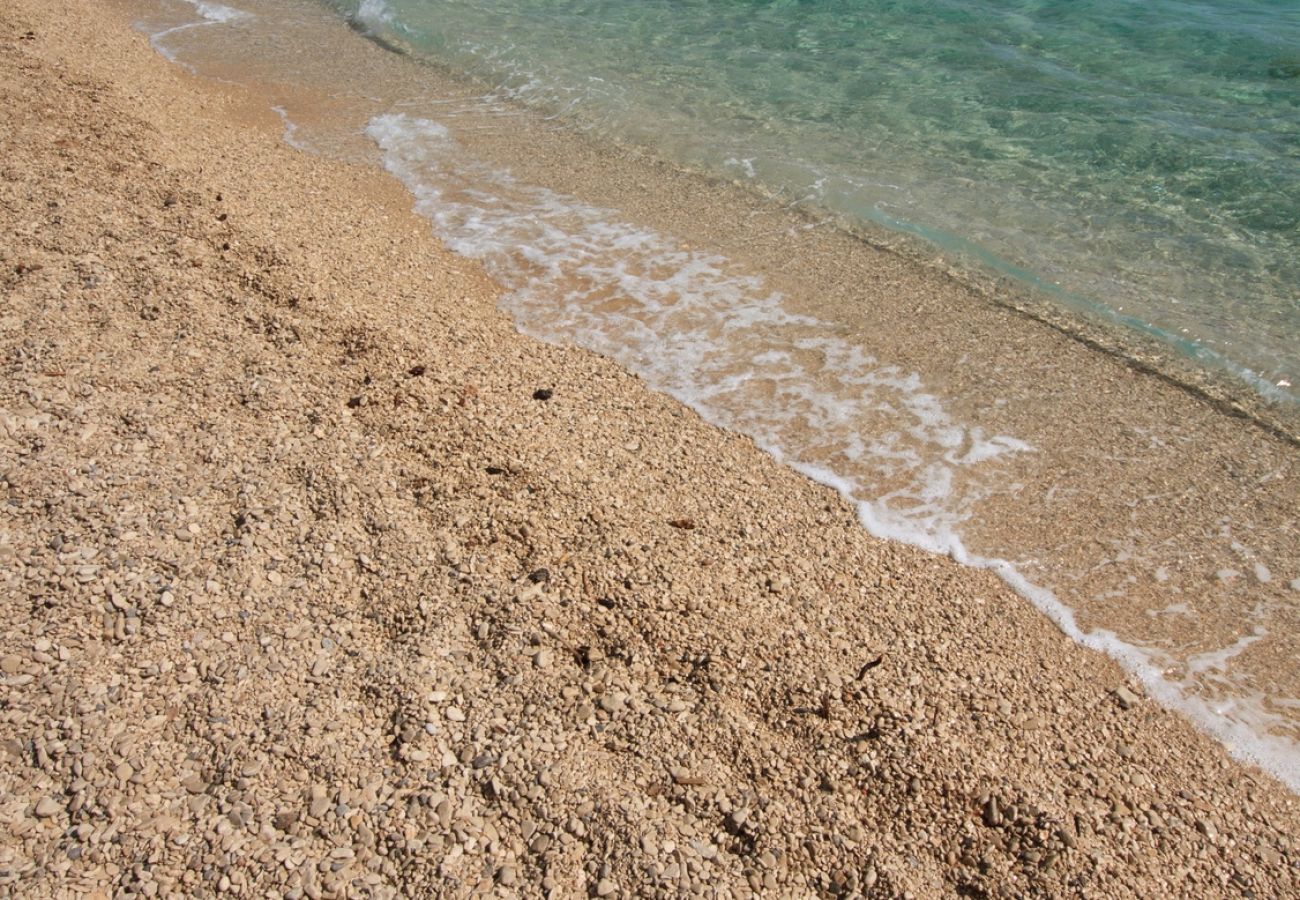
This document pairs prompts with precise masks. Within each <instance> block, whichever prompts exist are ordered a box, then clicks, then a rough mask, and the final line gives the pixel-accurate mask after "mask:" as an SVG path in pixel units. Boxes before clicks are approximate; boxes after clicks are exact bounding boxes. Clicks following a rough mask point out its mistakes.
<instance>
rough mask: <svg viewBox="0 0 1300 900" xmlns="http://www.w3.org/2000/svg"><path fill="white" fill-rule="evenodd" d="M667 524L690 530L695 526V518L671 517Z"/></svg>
mask: <svg viewBox="0 0 1300 900" xmlns="http://www.w3.org/2000/svg"><path fill="white" fill-rule="evenodd" d="M668 524H669V525H671V526H673V527H674V528H680V529H682V530H683V531H690V530H691V529H692V528H694V527H695V520H694V519H673V520H672V521H671V522H669V523H668Z"/></svg>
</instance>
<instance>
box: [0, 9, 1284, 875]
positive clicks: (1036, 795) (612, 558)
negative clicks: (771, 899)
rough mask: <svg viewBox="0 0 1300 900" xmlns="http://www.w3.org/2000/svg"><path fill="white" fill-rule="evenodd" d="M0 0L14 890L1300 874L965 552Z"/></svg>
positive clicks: (1, 645)
mask: <svg viewBox="0 0 1300 900" xmlns="http://www.w3.org/2000/svg"><path fill="white" fill-rule="evenodd" d="M0 19H2V21H0V67H2V73H3V74H2V75H0V93H2V95H3V96H2V97H0V217H2V224H3V233H4V234H5V239H4V241H3V242H2V243H0V290H2V291H3V304H2V305H0V345H2V347H3V366H4V377H3V379H0V492H2V493H0V497H2V498H3V503H4V510H5V515H4V516H3V518H0V565H2V566H3V568H2V569H0V572H2V574H0V599H2V600H3V603H0V615H3V617H4V622H3V626H4V627H3V629H0V633H2V637H0V677H2V678H3V681H0V720H2V721H3V724H4V728H3V730H2V731H0V737H2V738H3V744H0V749H2V751H3V752H2V753H0V829H2V830H0V892H3V893H4V894H5V895H9V896H78V895H88V896H136V895H144V896H174V895H187V896H203V895H209V894H215V893H219V892H230V893H232V894H234V895H237V896H258V897H264V896H273V897H303V896H306V897H319V896H352V895H367V894H369V895H375V896H407V895H414V896H465V895H470V894H475V893H478V894H484V895H497V896H538V895H549V896H556V897H570V896H585V895H591V894H595V895H598V896H629V895H646V896H669V895H674V896H675V895H680V894H701V895H709V896H711V895H719V896H750V895H755V894H757V895H762V896H855V895H866V896H914V897H931V896H951V895H953V894H964V895H967V896H1024V895H1053V896H1095V897H1119V896H1142V897H1150V896H1175V895H1177V896H1189V895H1193V896H1242V895H1253V896H1261V897H1267V896H1288V895H1295V894H1296V893H1297V891H1298V890H1300V885H1297V881H1298V880H1300V878H1298V876H1297V872H1296V869H1295V866H1294V862H1293V860H1294V838H1295V835H1296V834H1297V831H1298V829H1297V824H1298V818H1297V812H1296V808H1295V801H1294V797H1293V795H1291V794H1290V793H1289V792H1287V791H1286V790H1285V789H1284V788H1283V787H1282V786H1281V785H1279V784H1278V783H1277V782H1276V781H1274V780H1272V779H1271V778H1269V777H1268V776H1266V775H1264V774H1262V773H1260V772H1259V771H1257V770H1254V769H1251V768H1249V767H1246V766H1243V765H1241V764H1239V763H1237V762H1234V761H1232V760H1231V759H1229V758H1228V756H1227V754H1226V753H1225V751H1224V750H1223V749H1222V748H1221V747H1220V746H1219V745H1217V744H1215V743H1214V742H1212V741H1211V740H1209V739H1208V738H1206V737H1204V736H1203V735H1201V734H1200V733H1199V732H1197V731H1195V730H1194V729H1193V728H1192V727H1191V726H1190V725H1189V724H1187V723H1186V722H1185V721H1184V720H1182V719H1181V718H1179V717H1178V716H1176V715H1174V714H1172V713H1169V712H1167V711H1165V710H1163V709H1161V708H1160V707H1158V706H1157V705H1156V704H1154V703H1152V702H1150V701H1149V700H1147V699H1145V698H1144V697H1143V696H1142V694H1141V691H1140V689H1139V688H1138V687H1136V686H1135V685H1133V684H1131V683H1130V684H1126V683H1125V677H1124V673H1123V672H1122V670H1120V669H1119V668H1118V666H1116V665H1115V664H1114V663H1113V662H1112V661H1110V660H1109V659H1107V658H1105V657H1103V656H1101V655H1099V654H1095V653H1092V652H1089V651H1086V650H1084V649H1081V648H1079V647H1078V646H1076V645H1074V644H1072V643H1071V642H1069V641H1068V640H1067V639H1066V638H1065V637H1064V636H1063V635H1062V634H1061V633H1060V632H1059V631H1057V630H1056V629H1055V628H1054V627H1053V626H1052V625H1051V624H1050V623H1049V622H1047V621H1046V619H1044V618H1043V617H1042V616H1041V615H1040V614H1039V613H1037V612H1036V611H1035V610H1034V609H1033V608H1032V607H1031V606H1030V605H1029V604H1028V603H1027V602H1025V601H1024V600H1023V599H1021V598H1019V597H1017V596H1015V595H1014V594H1012V593H1010V592H1009V591H1008V590H1007V589H1006V587H1005V586H1004V585H1003V584H1001V583H1000V582H999V581H997V580H996V579H995V578H994V577H993V576H991V575H989V574H988V573H982V572H976V571H971V570H967V569H963V568H960V567H958V566H956V565H955V564H953V563H952V562H950V561H948V560H946V559H942V558H938V557H933V556H929V555H926V554H924V553H921V552H919V551H914V550H911V549H908V548H906V547H901V546H898V545H894V544H887V543H883V542H880V541H877V540H875V539H873V538H871V537H870V536H868V535H867V534H866V533H865V532H864V531H863V530H862V529H861V528H860V526H859V525H858V523H857V520H856V517H855V514H854V511H853V510H852V509H851V508H850V507H849V506H848V505H847V504H846V503H844V502H843V501H842V500H841V499H840V498H839V497H838V496H837V495H836V494H834V493H833V492H831V491H830V490H828V489H825V488H823V487H820V486H817V485H814V484H812V483H811V482H809V481H807V480H805V479H803V478H801V477H800V476H798V475H796V474H794V473H792V472H790V471H789V470H786V469H784V468H782V467H781V466H779V465H778V464H777V463H775V462H774V461H773V460H772V459H771V458H770V457H768V456H766V455H764V454H763V453H761V452H759V451H758V450H757V449H756V448H755V447H754V446H753V445H752V444H751V443H750V442H749V441H748V440H746V439H744V438H741V437H738V436H735V435H731V434H728V433H725V432H723V431H720V430H718V429H716V428H713V427H712V426H709V425H708V424H706V423H704V422H703V421H701V420H700V419H699V418H698V417H697V416H696V415H695V414H694V413H692V412H691V411H689V410H687V409H685V408H684V407H682V406H680V405H679V404H677V403H676V402H674V401H672V400H670V399H668V398H666V397H663V396H661V395H658V394H656V393H654V392H652V391H649V390H647V389H646V387H645V386H644V385H643V384H642V383H641V382H640V381H639V380H638V379H636V378H635V377H633V376H631V375H629V374H628V373H626V372H624V371H623V370H621V369H619V368H618V367H617V366H615V365H614V364H613V363H612V362H610V361H609V360H607V359H604V358H601V357H599V356H596V355H593V354H590V353H586V352H583V351H580V350H575V349H568V348H562V347H556V346H551V345H547V344H543V343H540V342H536V341H533V340H530V339H528V338H525V337H522V336H520V335H519V334H517V333H516V332H515V331H514V330H513V329H512V327H511V324H510V322H509V320H508V319H507V317H506V316H505V315H503V314H502V313H501V312H499V311H498V309H497V307H496V301H497V288H496V286H495V285H494V284H493V283H492V282H491V281H490V280H489V279H488V278H487V277H486V276H485V275H484V274H483V273H482V272H481V271H479V270H478V269H477V268H476V267H475V266H474V265H473V264H471V263H469V262H467V261H464V260H460V259H457V258H456V257H454V256H452V255H450V254H448V253H447V252H446V251H444V250H443V249H442V248H440V247H439V246H437V245H436V243H435V242H433V241H432V239H431V238H430V237H429V236H428V230H427V226H426V224H425V223H424V222H423V221H422V220H420V219H418V218H416V217H415V216H414V215H412V214H411V212H410V199H409V197H407V196H406V195H405V194H404V193H403V191H402V190H401V189H400V187H399V186H398V185H397V184H395V183H394V182H392V181H390V180H388V179H387V178H385V177H383V176H381V175H379V174H378V173H376V172H374V171H372V170H369V169H366V168H362V167H353V166H347V165H343V164H340V163H333V162H329V161H325V160H322V159H319V158H314V157H310V156H307V155H305V154H302V153H299V152H297V151H295V150H293V149H292V148H289V147H287V146H285V145H284V144H283V143H282V142H281V141H280V134H279V127H280V126H279V122H278V121H277V120H276V118H275V117H274V115H272V114H271V113H269V112H267V109H266V106H265V103H264V102H263V101H262V99H261V98H259V97H257V96H255V95H252V94H248V93H244V92H243V91H242V90H241V89H237V88H232V87H229V86H221V85H215V84H213V83H211V82H203V81H199V80H197V79H194V78H191V77H188V76H186V75H185V74H184V73H183V72H182V71H180V70H179V69H178V68H176V67H174V66H170V65H169V64H167V63H166V62H165V61H164V60H163V59H161V58H159V57H158V56H157V55H156V54H154V53H153V52H152V51H151V50H150V48H149V47H148V44H147V43H146V42H145V40H144V39H143V38H142V37H141V36H139V35H137V34H134V33H133V32H131V31H130V30H129V28H128V27H127V25H126V23H125V22H124V21H117V20H115V19H114V18H113V17H112V16H109V15H108V14H106V13H105V12H104V11H103V10H100V9H95V10H94V11H93V12H88V11H87V10H86V8H85V7H84V6H82V5H81V4H75V3H68V2H64V0H49V2H43V3H36V2H33V0H16V2H15V3H13V4H10V5H9V6H8V7H6V9H5V11H4V12H3V14H0Z"/></svg>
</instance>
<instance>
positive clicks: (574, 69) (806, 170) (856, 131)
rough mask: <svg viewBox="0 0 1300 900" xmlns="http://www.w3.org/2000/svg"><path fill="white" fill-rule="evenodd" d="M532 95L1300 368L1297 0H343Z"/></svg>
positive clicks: (1204, 355) (1227, 353) (1260, 361)
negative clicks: (762, 0)
mask: <svg viewBox="0 0 1300 900" xmlns="http://www.w3.org/2000/svg"><path fill="white" fill-rule="evenodd" d="M331 2H333V3H334V4H335V6H336V7H337V8H338V9H339V11H340V12H342V13H343V14H344V15H346V16H348V17H349V18H350V19H352V21H354V22H355V23H356V24H357V25H358V26H359V27H360V28H362V29H363V30H365V31H367V32H369V33H371V34H373V35H374V36H376V37H379V38H382V39H385V40H387V41H389V42H392V43H394V44H397V45H400V46H402V47H403V48H404V49H407V50H408V51H410V52H412V53H414V54H416V55H424V56H427V57H431V58H434V59H437V60H439V61H442V62H444V63H447V64H450V65H452V66H453V67H455V68H458V69H460V70H463V71H468V72H470V73H472V74H475V75H477V76H479V77H481V78H483V79H486V80H488V81H489V82H490V83H491V84H493V85H495V86H496V87H497V88H498V89H499V90H500V91H501V92H503V93H508V94H510V95H511V96H513V97H514V98H516V99H520V100H523V101H525V102H527V103H530V104H534V105H536V106H537V107H539V108H541V109H543V110H545V111H547V112H549V113H552V114H556V115H559V116H561V117H564V118H566V119H567V120H568V121H570V122H572V123H573V124H575V125H577V126H579V127H583V128H588V129H592V130H594V131H596V132H599V133H601V134H603V135H607V136H609V137H612V138H616V139H619V140H625V141H631V142H633V143H636V144H639V145H644V146H647V147H650V148H652V149H653V150H655V151H656V152H659V153H662V154H664V155H666V156H668V157H669V158H672V159H676V160H678V161H680V162H684V163H687V164H691V165H698V166H703V167H705V168H706V169H708V170H711V171H714V172H717V173H722V174H726V175H728V176H731V177H735V178H738V179H742V180H748V181H753V182H755V183H757V184H759V185H761V186H762V188H763V189H765V190H768V191H774V192H777V193H778V194H780V195H781V196H785V197H788V198H789V199H790V200H791V201H807V202H810V203H812V204H814V205H817V206H820V207H824V208H828V209H830V210H833V211H835V212H839V213H842V214H846V215H848V216H851V217H857V218H859V219H865V220H869V221H872V222H875V223H879V224H884V225H887V226H889V227H892V228H897V229H901V230H904V231H909V232H912V233H915V234H918V235H921V236H922V237H925V238H926V239H928V240H930V241H932V242H934V243H936V244H939V245H940V246H941V247H943V248H945V249H946V250H947V251H949V253H951V254H956V255H958V256H964V257H967V258H969V259H970V260H973V261H976V262H978V263H981V264H985V265H992V266H994V267H996V268H998V269H1000V270H1002V271H1004V272H1008V273H1012V274H1014V275H1015V276H1017V277H1019V278H1022V279H1023V280H1026V281H1029V282H1031V283H1033V284H1035V285H1036V286H1038V287H1040V288H1046V289H1047V290H1048V291H1049V292H1051V294H1053V295H1054V296H1055V297H1056V298H1057V299H1058V300H1059V301H1060V302H1062V303H1066V304H1073V305H1075V306H1077V307H1081V308H1085V309H1088V310H1091V311H1093V312H1100V313H1101V314H1102V315H1105V316H1107V317H1108V318H1111V319H1113V320H1115V321H1118V322H1120V323H1121V324H1123V325H1125V326H1127V327H1135V328H1138V329H1141V330H1145V331H1148V332H1150V333H1154V334H1157V335H1158V336H1161V337H1163V338H1165V339H1166V340H1168V341H1170V342H1171V343H1173V344H1174V345H1175V346H1177V347H1178V348H1179V349H1180V350H1181V351H1182V352H1184V353H1187V354H1189V355H1192V356H1195V357H1198V358H1201V359H1202V360H1204V361H1206V362H1209V363H1213V364H1216V365H1220V366H1224V367H1227V368H1229V369H1231V370H1233V371H1235V372H1236V373H1237V374H1238V375H1239V376H1241V377H1243V378H1245V379H1246V380H1248V381H1250V382H1251V383H1252V384H1253V385H1254V386H1255V387H1256V388H1257V389H1259V390H1261V391H1262V392H1264V393H1265V394H1266V395H1267V396H1271V397H1274V398H1275V399H1278V400H1280V401H1281V402H1283V403H1285V404H1288V405H1289V404H1291V403H1294V402H1295V397H1296V396H1297V395H1296V393H1295V392H1294V390H1293V389H1292V388H1291V383H1293V382H1294V383H1300V3H1296V2H1295V0H1202V2H1191V0H1187V2H1174V0H1145V2H1128V0H1069V2H1028V0H969V2H957V0H924V2H923V0H892V2H890V0H853V2H850V0H830V2H793V0H778V2H770V3H760V2H739V0H637V2H627V0H459V2H457V0H331Z"/></svg>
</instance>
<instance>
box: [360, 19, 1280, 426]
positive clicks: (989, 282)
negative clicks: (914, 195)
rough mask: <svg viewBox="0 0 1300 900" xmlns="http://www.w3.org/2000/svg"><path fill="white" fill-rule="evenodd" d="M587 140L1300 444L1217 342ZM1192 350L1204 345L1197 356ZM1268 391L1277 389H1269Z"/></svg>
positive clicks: (1276, 403) (392, 47)
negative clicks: (740, 199) (743, 200)
mask: <svg viewBox="0 0 1300 900" xmlns="http://www.w3.org/2000/svg"><path fill="white" fill-rule="evenodd" d="M339 18H340V21H341V22H343V23H344V24H346V25H347V27H348V28H349V29H350V30H351V31H352V32H353V33H354V34H356V35H357V36H359V37H361V38H362V39H363V40H366V41H368V42H370V43H372V44H374V45H375V46H377V47H379V48H381V49H383V50H384V51H386V52H388V53H391V54H393V55H395V56H398V57H401V58H403V59H404V60H406V61H408V62H409V63H411V64H412V65H414V66H422V67H427V68H429V69H430V70H432V71H435V72H437V73H438V74H439V76H440V77H443V78H447V79H451V80H453V81H460V82H463V83H465V84H469V85H474V86H475V87H476V88H478V89H481V90H483V91H485V92H492V91H494V90H495V86H494V85H493V84H492V82H491V81H490V80H485V79H482V78H480V77H479V76H477V75H476V74H474V73H465V72H458V71H456V70H454V69H453V68H451V67H450V66H449V65H447V64H445V63H442V62H440V61H437V60H433V59H429V58H425V57H422V56H420V55H418V54H416V53H414V52H413V51H412V50H411V49H409V48H408V47H406V46H404V45H403V44H401V43H399V42H394V41H391V40H389V39H388V38H386V37H384V36H383V35H380V34H378V33H376V32H374V31H373V30H370V28H369V26H368V25H367V24H366V23H365V22H363V21H358V20H355V19H348V18H345V17H342V16H341V15H340V17H339ZM510 102H512V103H517V104H518V106H519V108H520V109H521V110H523V111H525V112H526V113H527V114H537V115H541V113H540V112H539V111H538V110H536V109H535V108H533V107H531V106H529V105H528V104H525V103H521V102H518V101H513V100H512V101H510ZM547 118H550V117H549V116H548V117H547ZM571 130H572V132H573V135H574V137H576V138H578V139H583V138H584V137H585V134H584V132H583V129H582V128H573V129H571ZM593 143H594V144H595V145H597V148H598V149H597V150H596V152H600V149H599V145H600V144H602V143H605V144H610V143H613V144H616V145H617V147H618V152H619V153H620V154H624V155H626V156H627V157H631V158H640V159H642V160H644V161H645V163H646V164H647V165H648V166H651V167H654V166H668V167H671V168H674V169H676V170H677V172H678V173H679V174H680V175H681V176H682V177H683V178H685V179H689V180H696V181H699V182H703V183H707V184H710V185H713V186H716V187H718V188H720V189H722V190H734V191H736V192H739V193H741V194H746V195H751V196H752V197H754V198H755V200H756V201H757V202H759V203H772V204H777V205H780V206H782V207H783V208H784V209H785V210H786V211H787V212H790V213H793V214H795V215H802V216H804V217H806V219H807V222H808V223H809V224H810V225H814V226H818V227H821V226H825V225H826V224H828V223H829V224H830V227H832V228H835V229H837V230H839V231H840V232H842V233H843V235H844V236H845V237H847V238H851V239H854V240H858V241H862V242H863V243H864V244H866V245H868V246H869V247H871V248H872V249H873V250H878V251H881V252H884V253H887V254H890V255H895V256H897V257H899V258H900V259H901V260H903V261H904V262H906V263H908V264H910V265H914V266H916V267H917V268H919V269H922V270H926V271H930V272H933V273H936V274H938V275H941V276H944V277H947V278H951V279H952V280H953V281H954V282H955V283H956V284H957V285H959V286H960V288H961V289H962V290H964V291H967V292H969V293H970V294H971V295H973V296H977V297H979V298H981V299H982V300H983V301H984V302H988V303H991V304H993V305H996V306H998V307H1001V308H1003V309H1006V310H1008V311H1010V312H1013V313H1016V314H1019V315H1023V316H1025V317H1027V318H1028V319H1030V320H1032V321H1034V322H1036V323H1038V324H1041V325H1044V326H1046V327H1048V328H1051V329H1053V330H1056V331H1059V332H1060V333H1061V334H1063V335H1065V336H1067V337H1069V338H1072V339H1074V340H1076V341H1078V342H1080V343H1081V344H1083V345H1084V346H1085V347H1087V348H1088V349H1090V350H1093V351H1096V352H1098V353H1102V354H1105V355H1108V356H1113V357H1115V358H1116V359H1118V360H1119V361H1121V362H1122V363H1124V364H1125V365H1128V366H1131V367H1132V368H1133V369H1135V370H1136V371H1140V372H1142V373H1143V374H1146V375H1150V376H1153V377H1155V378H1158V379H1160V380H1162V381H1164V382H1166V383H1167V384H1169V385H1170V386H1171V387H1175V388H1177V389H1179V390H1182V391H1184V392H1186V393H1187V394H1188V395H1189V396H1190V397H1192V398H1194V399H1196V400H1198V401H1200V402H1203V403H1206V404H1208V405H1209V406H1211V407H1212V408H1214V409H1215V410H1216V411H1218V412H1221V413H1223V414H1225V415H1229V416H1232V417H1235V418H1240V419H1244V420H1246V421H1248V422H1250V423H1251V424H1253V425H1255V426H1256V427H1259V428H1260V429H1262V430H1263V431H1265V432H1267V433H1268V434H1270V435H1271V436H1273V437H1276V438H1278V439H1280V440H1283V441H1286V442H1288V443H1289V444H1291V445H1293V446H1297V447H1300V402H1298V401H1297V400H1296V398H1294V397H1290V396H1284V395H1282V394H1281V393H1280V392H1279V389H1278V388H1277V387H1276V386H1274V385H1272V383H1271V382H1268V381H1266V380H1263V379H1261V377H1260V376H1259V375H1257V374H1256V373H1255V372H1253V371H1251V370H1250V369H1248V368H1246V367H1245V366H1244V365H1243V364H1241V363H1239V362H1237V361H1235V360H1233V359H1230V358H1228V357H1226V356H1223V355H1221V354H1219V353H1218V352H1216V351H1213V350H1208V349H1206V348H1196V350H1194V351H1192V352H1184V351H1182V350H1180V349H1179V347H1178V346H1176V344H1177V342H1178V340H1179V339H1178V338H1176V336H1174V335H1173V334H1155V333H1149V332H1147V331H1145V330H1144V329H1145V328H1146V326H1144V325H1143V323H1141V322H1137V321H1134V322H1133V323H1131V324H1128V323H1124V322H1122V321H1121V319H1123V318H1124V315H1123V314H1122V313H1119V312H1116V311H1114V310H1111V309H1110V308H1108V307H1106V306H1105V305H1104V304H1103V303H1101V302H1100V301H1097V300H1095V299H1093V298H1090V297H1086V296H1082V295H1080V296H1071V295H1064V294H1057V293H1055V292H1054V291H1052V290H1051V289H1049V288H1047V287H1044V286H1042V285H1041V284H1035V283H1034V282H1035V281H1037V280H1039V279H1038V276H1037V275H1036V274H1035V273H1033V272H1027V273H1026V275H1027V276H1028V277H1027V278H1020V277H1018V276H1016V275H1015V274H1012V273H1009V272H1006V271H1003V270H1002V269H1001V268H999V267H998V266H996V265H993V264H991V263H988V262H985V261H981V260H978V259H972V258H969V257H970V256H971V254H969V253H965V252H963V251H959V250H953V249H950V248H946V247H943V246H941V245H940V243H939V242H937V241H933V240H931V239H929V238H926V237H924V236H922V235H920V234H919V233H916V232H915V229H914V226H911V225H910V224H909V223H904V225H906V226H907V227H905V228H904V227H900V228H890V227H889V226H886V225H882V224H880V223H877V222H873V221H869V220H866V219H857V218H851V217H850V216H848V215H846V214H843V213H839V212H836V211H834V210H831V209H829V208H824V207H820V206H818V205H817V204H816V203H815V202H809V201H796V202H794V203H785V202H783V199H784V198H783V197H782V196H781V191H780V190H778V191H772V190H770V189H768V188H767V186H766V185H763V184H761V183H757V182H744V181H740V180H736V179H732V178H728V177H727V176H726V175H724V174H722V173H719V172H713V171H710V170H707V169H704V168H700V167H697V166H693V165H690V164H687V163H683V162H679V161H676V160H672V159H668V158H666V157H662V156H660V155H657V154H656V153H655V152H654V151H653V150H650V149H647V148H644V147H640V146H638V145H635V144H632V143H628V142H625V141H621V140H615V139H613V138H610V137H609V136H608V135H602V136H601V137H599V138H597V139H596V140H595V141H594V142H593ZM739 205H744V204H739ZM956 240H957V241H959V242H960V241H961V240H962V239H961V238H960V237H957V238H956ZM972 249H973V250H974V251H975V255H980V254H981V253H982V252H983V251H982V248H979V247H973V248H972ZM1006 265H1009V264H1006ZM1121 308H1122V307H1121ZM1198 353H1200V354H1201V355H1200V356H1199V357H1198ZM1270 390H1272V391H1273V392H1274V393H1278V394H1279V396H1269V395H1268V392H1269V391H1270Z"/></svg>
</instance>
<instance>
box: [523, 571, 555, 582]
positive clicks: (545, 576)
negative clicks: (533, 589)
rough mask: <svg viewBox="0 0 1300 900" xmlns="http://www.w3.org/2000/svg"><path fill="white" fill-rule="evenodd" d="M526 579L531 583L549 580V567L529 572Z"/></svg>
mask: <svg viewBox="0 0 1300 900" xmlns="http://www.w3.org/2000/svg"><path fill="white" fill-rule="evenodd" d="M528 580H529V581H531V582H532V583H533V584H541V583H543V582H545V581H550V580H551V570H550V569H538V570H537V571H535V572H531V573H529V575H528Z"/></svg>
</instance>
